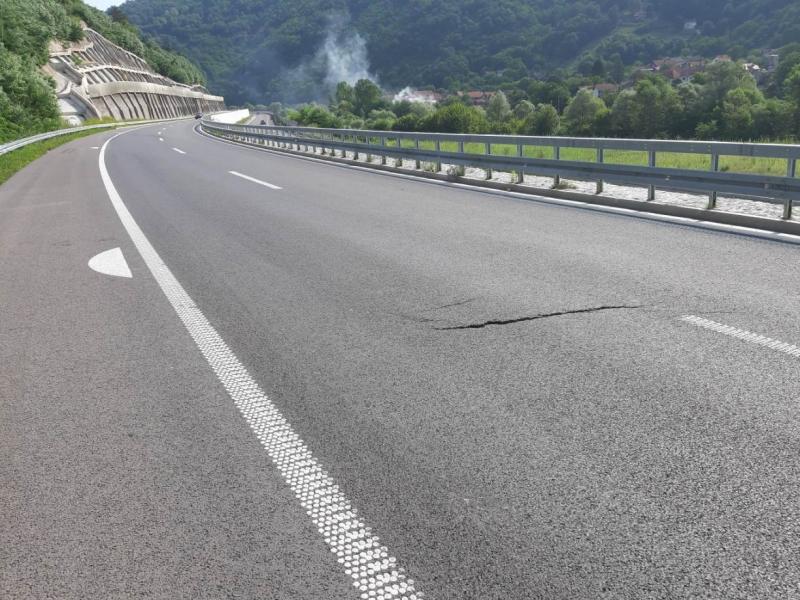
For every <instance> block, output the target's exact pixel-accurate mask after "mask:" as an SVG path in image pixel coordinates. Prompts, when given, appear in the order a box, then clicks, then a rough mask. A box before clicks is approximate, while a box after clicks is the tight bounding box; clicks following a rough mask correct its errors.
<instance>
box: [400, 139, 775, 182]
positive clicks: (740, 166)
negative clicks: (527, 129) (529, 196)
mask: <svg viewBox="0 0 800 600" xmlns="http://www.w3.org/2000/svg"><path fill="white" fill-rule="evenodd" d="M396 143H397V142H396V139H395V138H391V137H389V138H388V139H387V145H395V144H396ZM401 146H402V147H403V148H413V147H414V142H413V141H412V140H401ZM420 148H422V149H425V150H433V149H434V143H433V142H421V143H420ZM441 149H442V151H443V152H458V144H457V143H456V142H444V143H442V144H441ZM464 152H466V153H469V154H485V153H486V148H485V146H484V145H483V144H478V143H468V144H465V145H464ZM491 152H492V154H496V155H498V156H516V154H517V147H516V146H514V145H510V144H492V147H491ZM553 152H554V151H553V148H552V147H551V146H524V147H523V153H524V155H525V156H527V157H529V158H543V159H552V158H554V156H553ZM561 159H562V160H571V161H584V162H595V161H597V152H596V151H595V150H593V149H591V148H561ZM603 159H604V161H605V162H607V163H610V164H617V165H640V166H643V167H644V166H647V152H637V151H629V150H606V151H605V154H604V156H603ZM656 166H658V167H664V168H668V169H697V170H704V171H707V170H709V169H710V168H711V157H710V156H708V155H704V154H685V153H678V152H659V153H658V154H656ZM719 168H720V171H725V172H731V173H757V174H759V175H777V176H785V175H786V168H787V163H786V160H785V159H780V158H753V157H747V156H721V157H720V162H719Z"/></svg>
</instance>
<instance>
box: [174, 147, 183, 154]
mask: <svg viewBox="0 0 800 600" xmlns="http://www.w3.org/2000/svg"><path fill="white" fill-rule="evenodd" d="M173 150H175V152H177V153H178V154H186V152H184V151H183V150H179V149H178V148H173Z"/></svg>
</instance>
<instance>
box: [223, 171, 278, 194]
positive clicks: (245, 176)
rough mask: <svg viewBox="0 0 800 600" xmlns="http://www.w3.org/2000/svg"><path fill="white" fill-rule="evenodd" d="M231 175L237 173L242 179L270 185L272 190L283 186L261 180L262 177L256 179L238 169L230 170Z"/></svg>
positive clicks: (265, 185) (266, 185)
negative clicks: (237, 170) (239, 171)
mask: <svg viewBox="0 0 800 600" xmlns="http://www.w3.org/2000/svg"><path fill="white" fill-rule="evenodd" d="M228 173H230V174H231V175H235V176H236V177H241V178H242V179H246V180H247V181H252V182H253V183H257V184H258V185H263V186H264V187H268V188H269V189H271V190H281V189H283V188H281V187H278V186H277V185H272V184H271V183H267V182H266V181H261V180H260V179H256V178H255V177H250V176H249V175H242V174H241V173H237V172H236V171H228Z"/></svg>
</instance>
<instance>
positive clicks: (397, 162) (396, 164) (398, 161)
mask: <svg viewBox="0 0 800 600" xmlns="http://www.w3.org/2000/svg"><path fill="white" fill-rule="evenodd" d="M396 141H397V143H396V144H395V145H396V146H397V149H398V150H400V148H401V147H402V146H401V145H400V138H399V137H398V138H397V140H396ZM394 167H395V169H397V168H400V169H402V168H403V157H402V156H399V157H398V158H395V159H394Z"/></svg>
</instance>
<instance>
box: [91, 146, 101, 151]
mask: <svg viewBox="0 0 800 600" xmlns="http://www.w3.org/2000/svg"><path fill="white" fill-rule="evenodd" d="M92 150H100V146H92Z"/></svg>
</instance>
